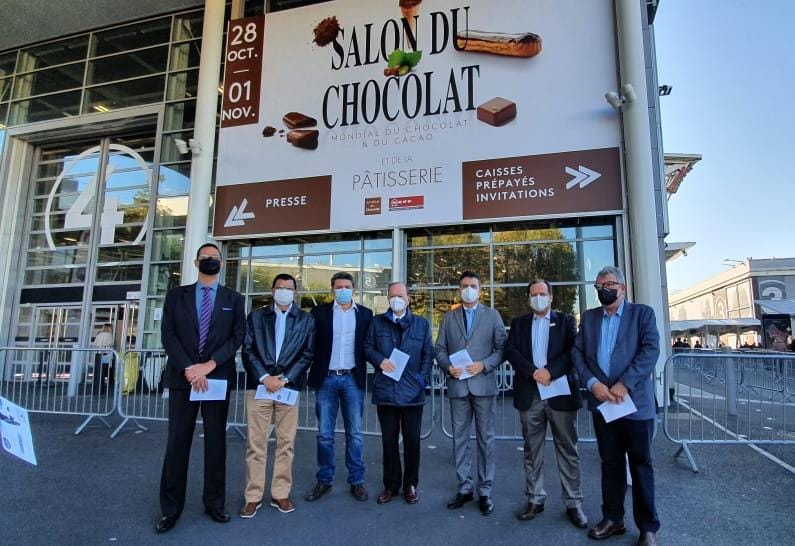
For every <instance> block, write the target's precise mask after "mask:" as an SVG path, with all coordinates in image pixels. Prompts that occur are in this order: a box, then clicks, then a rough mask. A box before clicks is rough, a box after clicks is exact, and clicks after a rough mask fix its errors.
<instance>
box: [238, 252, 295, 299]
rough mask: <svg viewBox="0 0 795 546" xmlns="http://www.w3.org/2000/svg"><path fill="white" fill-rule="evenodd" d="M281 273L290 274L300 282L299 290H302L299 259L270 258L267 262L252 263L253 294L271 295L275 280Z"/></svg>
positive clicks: (257, 261)
mask: <svg viewBox="0 0 795 546" xmlns="http://www.w3.org/2000/svg"><path fill="white" fill-rule="evenodd" d="M279 273H288V274H290V275H292V276H293V277H295V278H296V281H298V289H299V290H301V289H302V285H301V279H300V275H299V265H298V259H297V258H296V257H295V256H285V257H282V258H269V259H268V260H267V261H264V260H254V261H252V262H251V290H252V291H253V292H268V293H270V291H271V286H272V284H273V279H274V277H276V275H278V274H279Z"/></svg>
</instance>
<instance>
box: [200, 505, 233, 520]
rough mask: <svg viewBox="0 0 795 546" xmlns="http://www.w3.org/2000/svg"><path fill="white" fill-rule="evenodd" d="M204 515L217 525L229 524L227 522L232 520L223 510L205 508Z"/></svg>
mask: <svg viewBox="0 0 795 546" xmlns="http://www.w3.org/2000/svg"><path fill="white" fill-rule="evenodd" d="M204 513H205V514H207V515H208V516H210V517H211V518H212V520H213V521H217V522H218V523H229V520H230V519H232V518H230V517H229V512H227V511H226V510H224V509H223V508H205V509H204Z"/></svg>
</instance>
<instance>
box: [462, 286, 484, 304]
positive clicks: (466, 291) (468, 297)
mask: <svg viewBox="0 0 795 546" xmlns="http://www.w3.org/2000/svg"><path fill="white" fill-rule="evenodd" d="M479 296H480V292H479V291H478V289H477V288H473V287H471V286H467V287H466V288H462V289H461V299H462V300H464V303H475V302H476V301H478V297H479Z"/></svg>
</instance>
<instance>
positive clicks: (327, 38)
mask: <svg viewBox="0 0 795 546" xmlns="http://www.w3.org/2000/svg"><path fill="white" fill-rule="evenodd" d="M313 32H314V34H315V39H314V42H315V43H316V44H317V45H319V46H320V47H325V46H327V45H329V44H330V43H331V42H333V41H334V38H336V37H337V35H338V34H339V32H340V22H339V21H337V18H336V17H333V16H332V17H326V18H325V19H323V20H322V21H320V22H319V23H318V24H317V26H316V27H315V29H314V30H313Z"/></svg>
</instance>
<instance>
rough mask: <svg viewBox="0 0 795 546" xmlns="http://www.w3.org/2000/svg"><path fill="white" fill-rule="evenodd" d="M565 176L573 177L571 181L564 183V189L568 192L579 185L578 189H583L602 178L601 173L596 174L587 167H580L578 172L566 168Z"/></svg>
mask: <svg viewBox="0 0 795 546" xmlns="http://www.w3.org/2000/svg"><path fill="white" fill-rule="evenodd" d="M566 174H568V175H569V176H573V177H574V178H572V179H571V180H569V181H568V182H566V189H567V190H570V189H572V188H573V187H574V186H577V185H579V186H580V188H584V187H585V186H587V185H588V184H590V183H591V182H594V181H595V180H596V179H598V178H600V177H601V176H602V173H598V172H596V171H594V170H591V169H589V168H588V167H583V166H582V165H580V168H579V170H576V171H575V170H574V169H572V168H571V167H566Z"/></svg>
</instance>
